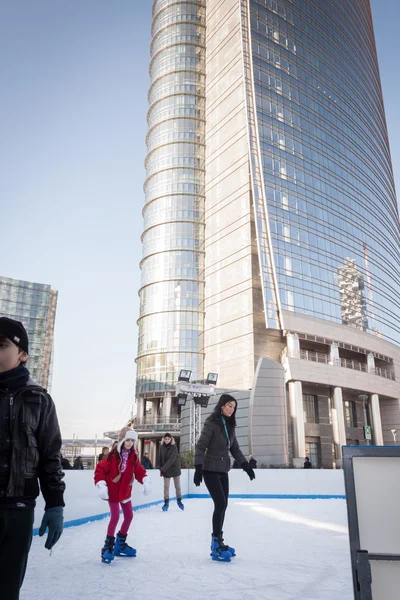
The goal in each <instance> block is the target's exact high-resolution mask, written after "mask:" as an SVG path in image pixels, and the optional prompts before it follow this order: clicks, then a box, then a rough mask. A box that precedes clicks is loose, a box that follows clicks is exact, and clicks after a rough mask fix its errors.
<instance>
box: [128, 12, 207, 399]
mask: <svg viewBox="0 0 400 600" xmlns="http://www.w3.org/2000/svg"><path fill="white" fill-rule="evenodd" d="M152 36H153V37H152V43H151V63H150V77H151V83H150V89H149V104H150V107H149V111H148V117H147V120H148V126H149V132H148V135H147V150H148V154H147V158H146V175H147V178H146V181H145V185H144V190H145V195H146V197H145V206H144V209H143V217H144V233H143V236H142V242H143V257H142V261H141V269H142V281H141V288H140V291H139V296H140V315H139V321H138V324H139V344H138V357H137V390H136V391H137V393H138V394H143V393H146V392H154V391H160V392H163V391H168V390H173V389H174V385H175V383H176V381H177V379H178V374H179V371H180V369H190V370H191V371H192V377H193V379H196V378H198V376H199V375H200V374H201V373H202V354H201V353H200V352H199V335H200V333H201V332H202V331H203V312H202V301H203V296H204V282H203V279H202V272H203V243H204V143H205V115H204V106H205V0H186V1H185V2H179V0H178V1H177V0H156V1H155V2H154V4H153V26H152Z"/></svg>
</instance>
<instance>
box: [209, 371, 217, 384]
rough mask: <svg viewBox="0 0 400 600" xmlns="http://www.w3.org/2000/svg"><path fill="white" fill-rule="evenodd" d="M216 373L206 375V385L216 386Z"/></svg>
mask: <svg viewBox="0 0 400 600" xmlns="http://www.w3.org/2000/svg"><path fill="white" fill-rule="evenodd" d="M217 381H218V373H209V374H208V375H207V385H217Z"/></svg>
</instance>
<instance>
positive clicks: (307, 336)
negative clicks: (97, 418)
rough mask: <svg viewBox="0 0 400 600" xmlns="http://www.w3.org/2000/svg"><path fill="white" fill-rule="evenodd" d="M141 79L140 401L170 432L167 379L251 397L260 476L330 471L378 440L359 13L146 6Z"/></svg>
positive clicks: (379, 382)
mask: <svg viewBox="0 0 400 600" xmlns="http://www.w3.org/2000/svg"><path fill="white" fill-rule="evenodd" d="M150 71H151V76H152V83H151V87H150V93H149V99H150V109H149V136H148V148H149V154H148V157H147V175H148V177H147V180H146V183H145V191H146V204H145V208H144V217H145V232H144V234H143V241H144V255H143V260H142V274H143V286H142V288H141V291H140V295H141V301H142V302H141V315H140V319H139V328H140V333H139V355H138V390H137V391H138V398H139V399H141V398H143V399H145V398H146V393H149V392H151V393H152V394H153V395H154V398H156V397H157V398H159V401H160V403H161V405H162V407H163V408H162V410H163V411H164V412H163V413H162V414H163V416H164V417H166V416H167V415H171V414H174V415H175V416H176V417H178V412H177V409H176V407H175V411H176V412H175V413H171V408H170V407H171V406H174V400H173V383H174V382H175V381H176V379H177V373H178V371H179V369H180V368H189V369H191V370H192V371H193V373H194V377H195V378H200V379H202V378H203V377H204V374H207V373H208V372H218V373H219V385H221V387H222V388H224V389H230V390H237V391H238V393H239V392H240V393H242V392H244V391H246V390H251V393H250V392H249V394H248V395H249V403H250V404H249V409H248V421H247V423H245V422H244V424H243V426H244V427H247V430H248V450H249V452H252V453H253V454H255V451H254V448H259V452H261V453H262V454H263V460H264V462H266V464H274V463H286V462H288V461H289V462H291V463H293V464H295V465H299V464H301V463H302V461H303V460H304V457H305V456H306V454H309V455H311V456H312V460H313V462H314V464H315V465H316V466H317V465H322V466H325V467H329V466H332V465H334V464H340V460H341V446H342V445H344V444H346V443H350V442H351V443H364V430H363V426H364V425H368V426H369V427H371V430H372V441H373V442H374V443H377V444H382V443H390V441H391V439H392V434H391V430H396V429H398V428H400V410H399V397H400V383H399V377H400V323H399V319H398V315H399V314H400V284H399V277H398V273H399V267H400V243H399V242H400V234H399V216H398V207H397V201H396V196H395V189H394V181H393V172H392V165H391V158H390V150H389V143H388V135H387V128H386V122H385V113H384V107H383V99H382V91H381V85H380V77H379V69H378V62H377V55H376V48H375V41H374V34H373V24H372V18H371V11H370V6H369V1H368V0H335V1H333V0H298V1H297V0H296V1H295V2H293V1H292V0H207V1H206V2H204V1H196V0H193V1H192V2H188V1H186V2H179V1H176V0H158V1H157V0H156V1H155V2H154V5H153V41H152V62H151V67H150ZM151 215H152V217H151ZM189 283H190V285H189ZM147 296H148V300H147ZM260 359H265V360H267V361H272V362H273V363H274V364H275V365H276V364H279V365H280V366H281V377H282V380H283V383H284V386H285V390H286V399H285V401H283V400H282V399H281V400H279V402H277V403H275V404H276V405H275V404H274V402H273V401H272V400H271V401H270V400H268V387H265V385H264V383H265V382H262V381H261V382H260V381H259V379H260V370H259V368H258V366H259V365H260V364H261V363H260ZM274 373H275V375H274V377H275V378H276V373H277V372H276V370H275V369H274ZM261 379H262V380H263V377H261ZM261 384H262V389H263V390H264V392H263V393H264V395H265V396H266V399H265V401H264V408H265V411H264V413H265V414H264V417H263V416H262V410H261V408H260V407H261V404H262V402H261V400H260V398H259V397H258V396H257V389H256V388H257V385H261ZM152 386H153V387H152ZM151 388H152V389H151ZM251 394H253V396H254V398H255V397H256V396H257V397H258V400H257V403H256V404H257V406H258V407H259V408H260V410H261V413H260V411H259V410H258V409H257V411H256V413H257V418H256V417H255V416H254V415H255V413H254V414H253V412H254V411H253V412H252V404H251V402H252V400H251ZM359 396H367V400H366V401H365V399H364V400H360V398H359ZM254 398H253V400H254ZM140 402H141V401H140V400H139V404H140ZM260 402H261V404H260ZM363 402H364V404H366V405H365V410H364V409H363V404H362V403H363ZM171 403H172V404H171ZM151 406H152V408H153V413H151V415H150V417H151V419H156V418H158V417H159V416H160V415H159V409H156V408H154V406H155V405H154V403H153V404H152V405H151ZM254 406H255V405H254ZM140 410H141V411H142V412H141V413H140V417H141V418H145V412H146V409H145V408H144V403H142V404H141V409H140ZM252 415H253V416H252ZM150 417H149V418H150ZM263 418H265V419H268V422H269V423H270V426H271V428H272V429H271V431H270V432H269V434H268V436H267V437H268V438H269V441H265V438H266V434H265V431H264V430H263V429H262V428H261V429H259V427H258V426H259V425H261V421H262V419H263ZM274 432H275V434H274ZM274 436H275V437H276V439H277V440H278V439H284V437H285V436H286V438H287V446H288V451H287V452H286V453H285V452H282V447H281V446H280V444H279V443H275V442H274V441H273V438H274ZM285 443H286V442H285Z"/></svg>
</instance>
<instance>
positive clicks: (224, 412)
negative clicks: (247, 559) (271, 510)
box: [194, 394, 255, 562]
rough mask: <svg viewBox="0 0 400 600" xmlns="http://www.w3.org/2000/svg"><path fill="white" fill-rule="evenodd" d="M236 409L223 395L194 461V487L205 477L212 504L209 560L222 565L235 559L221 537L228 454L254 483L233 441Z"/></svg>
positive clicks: (206, 426)
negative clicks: (232, 558)
mask: <svg viewBox="0 0 400 600" xmlns="http://www.w3.org/2000/svg"><path fill="white" fill-rule="evenodd" d="M236 409H237V403H236V400H235V399H234V398H233V396H230V395H229V394H222V396H221V397H220V399H219V401H218V404H217V406H216V407H215V409H214V412H213V413H212V414H211V415H210V416H209V417H208V418H207V419H206V422H205V423H204V427H203V430H202V432H201V435H200V438H199V441H198V442H197V444H196V451H195V457H194V464H195V469H196V470H195V474H194V484H195V485H196V486H199V485H200V484H201V482H202V480H203V477H204V483H205V484H206V486H207V489H208V491H209V492H210V496H211V498H212V499H213V501H214V513H213V518H212V526H213V532H212V536H211V556H212V559H213V560H217V561H224V562H229V561H230V560H231V557H232V556H235V550H234V548H231V547H230V546H226V545H225V544H224V540H223V537H222V536H223V533H222V528H223V524H224V519H225V512H226V508H227V506H228V496H229V478H228V471H229V469H230V467H231V459H230V456H229V453H231V454H232V456H233V458H234V459H235V460H236V461H237V462H238V463H239V465H240V467H241V468H242V469H243V470H244V471H245V472H246V473H247V474H248V476H249V477H250V480H253V479H255V474H254V471H253V469H252V468H251V467H250V465H249V463H248V462H247V460H246V459H245V457H244V456H243V454H242V452H241V451H240V448H239V444H238V441H237V439H236V433H235V427H236V419H235V414H236Z"/></svg>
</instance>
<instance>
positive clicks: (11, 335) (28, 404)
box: [0, 317, 65, 600]
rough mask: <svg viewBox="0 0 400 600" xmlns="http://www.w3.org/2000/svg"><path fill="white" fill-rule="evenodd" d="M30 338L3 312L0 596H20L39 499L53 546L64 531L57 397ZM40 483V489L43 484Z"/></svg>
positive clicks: (0, 326) (0, 321)
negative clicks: (35, 369)
mask: <svg viewBox="0 0 400 600" xmlns="http://www.w3.org/2000/svg"><path fill="white" fill-rule="evenodd" d="M28 354H29V338H28V334H27V332H26V329H25V327H24V326H23V324H22V323H20V322H19V321H15V320H14V319H9V318H8V317H0V569H1V576H0V598H1V600H11V599H12V600H18V598H19V595H20V588H21V586H22V584H23V581H24V577H25V570H26V565H27V561H28V554H29V549H30V547H31V542H32V532H33V531H32V529H33V521H34V510H35V499H36V498H37V496H38V495H39V493H40V491H41V493H42V495H43V498H44V500H45V510H44V515H43V519H42V523H41V525H40V528H39V536H42V535H44V534H45V532H46V530H48V534H47V539H46V543H45V548H47V549H48V550H50V549H51V548H52V547H53V546H54V544H56V543H57V541H58V540H59V538H60V536H61V534H62V531H63V511H64V508H63V507H64V499H63V496H64V489H65V483H64V482H63V481H62V479H63V477H64V473H63V471H62V468H61V434H60V427H59V424H58V419H57V412H56V407H55V405H54V402H53V400H52V398H51V396H50V395H49V394H48V393H47V391H46V390H45V389H44V388H43V387H41V386H40V385H38V384H37V383H35V382H34V381H33V380H32V379H31V377H30V373H29V371H28V369H27V368H26V366H25V363H26V361H27V360H28ZM39 484H40V489H39Z"/></svg>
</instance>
